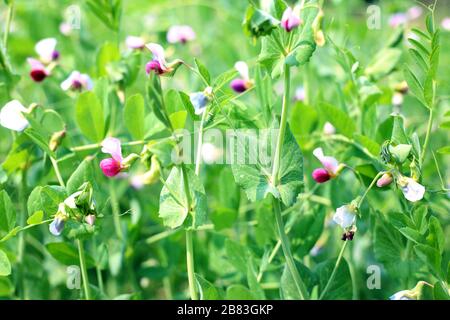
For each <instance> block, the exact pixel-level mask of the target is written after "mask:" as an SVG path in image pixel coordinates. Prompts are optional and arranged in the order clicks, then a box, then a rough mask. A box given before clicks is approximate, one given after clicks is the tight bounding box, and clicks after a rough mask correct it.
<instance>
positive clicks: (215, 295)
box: [195, 274, 221, 300]
mask: <svg viewBox="0 0 450 320" xmlns="http://www.w3.org/2000/svg"><path fill="white" fill-rule="evenodd" d="M195 281H196V282H197V287H198V289H199V290H198V291H199V294H200V300H220V299H221V297H220V294H219V290H217V288H216V287H214V285H213V284H212V283H211V282H209V281H208V280H206V279H205V278H203V277H202V276H200V275H198V274H195Z"/></svg>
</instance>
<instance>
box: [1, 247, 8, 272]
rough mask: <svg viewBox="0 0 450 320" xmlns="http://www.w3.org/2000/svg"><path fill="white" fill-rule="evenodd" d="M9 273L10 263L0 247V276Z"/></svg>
mask: <svg viewBox="0 0 450 320" xmlns="http://www.w3.org/2000/svg"><path fill="white" fill-rule="evenodd" d="M10 274H11V263H10V262H9V259H8V256H7V255H6V253H5V252H4V251H3V250H1V249H0V276H2V277H4V276H9V275H10Z"/></svg>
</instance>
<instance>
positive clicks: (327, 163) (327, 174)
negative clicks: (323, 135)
mask: <svg viewBox="0 0 450 320" xmlns="http://www.w3.org/2000/svg"><path fill="white" fill-rule="evenodd" d="M313 155H314V156H315V157H316V158H317V159H318V160H319V161H320V163H322V166H323V168H317V169H315V170H314V171H313V172H312V177H313V179H314V180H315V181H316V182H318V183H324V182H326V181H328V180H330V179H331V178H334V177H336V176H337V175H338V174H339V172H340V171H341V170H342V169H343V167H344V166H343V165H342V164H339V162H338V161H337V160H336V159H335V158H333V157H329V156H325V155H324V154H323V150H322V148H316V149H314V151H313Z"/></svg>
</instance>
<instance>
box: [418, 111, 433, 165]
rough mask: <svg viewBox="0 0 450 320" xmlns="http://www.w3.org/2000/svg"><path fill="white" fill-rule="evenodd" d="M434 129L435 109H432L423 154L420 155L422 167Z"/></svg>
mask: <svg viewBox="0 0 450 320" xmlns="http://www.w3.org/2000/svg"><path fill="white" fill-rule="evenodd" d="M432 127H433V109H431V108H430V115H429V117H428V126H427V133H426V135H425V141H424V143H423V147H422V154H421V155H420V166H422V164H423V160H424V159H425V153H426V151H427V148H428V142H429V140H430V133H431V128H432Z"/></svg>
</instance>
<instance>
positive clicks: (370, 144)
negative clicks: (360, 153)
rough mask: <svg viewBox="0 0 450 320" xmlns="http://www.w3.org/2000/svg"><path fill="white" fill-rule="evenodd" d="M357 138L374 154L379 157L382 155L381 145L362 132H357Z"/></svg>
mask: <svg viewBox="0 0 450 320" xmlns="http://www.w3.org/2000/svg"><path fill="white" fill-rule="evenodd" d="M355 140H356V141H357V142H358V143H360V144H361V145H362V146H363V147H365V148H366V149H367V150H368V151H369V152H370V153H371V154H372V155H374V156H376V157H378V156H379V155H380V151H381V146H380V145H379V144H378V143H377V142H376V141H373V140H372V139H370V138H369V137H366V136H364V135H362V134H355Z"/></svg>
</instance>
